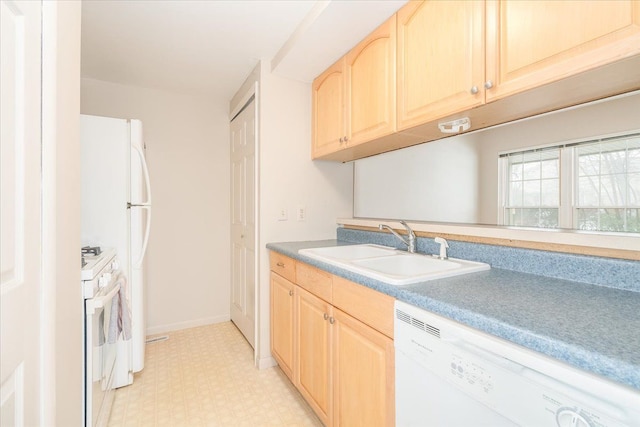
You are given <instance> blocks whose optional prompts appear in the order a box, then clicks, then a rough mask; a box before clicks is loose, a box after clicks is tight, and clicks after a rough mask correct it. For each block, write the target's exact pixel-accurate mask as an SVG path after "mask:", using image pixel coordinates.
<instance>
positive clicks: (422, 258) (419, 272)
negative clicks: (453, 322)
mask: <svg viewBox="0 0 640 427" xmlns="http://www.w3.org/2000/svg"><path fill="white" fill-rule="evenodd" d="M298 253H300V254H301V255H306V256H308V257H310V258H313V259H317V260H319V261H323V262H326V263H327V264H331V265H335V266H337V267H341V268H344V269H345V270H349V271H352V272H354V273H358V274H362V275H363V276H367V277H371V278H372V279H376V280H380V281H381V282H385V283H388V284H390V285H409V284H412V283H418V282H425V281H429V280H434V279H441V278H444V277H452V276H458V275H462V274H468V273H474V272H477V271H483V270H488V269H489V268H490V266H489V264H485V263H482V262H475V261H466V260H461V259H456V258H449V259H446V260H443V259H439V258H435V257H432V256H428V255H421V254H411V253H408V252H404V251H400V250H397V249H394V248H389V247H386V246H380V245H367V244H365V245H351V246H333V247H326V248H314V249H301V250H300V251H298Z"/></svg>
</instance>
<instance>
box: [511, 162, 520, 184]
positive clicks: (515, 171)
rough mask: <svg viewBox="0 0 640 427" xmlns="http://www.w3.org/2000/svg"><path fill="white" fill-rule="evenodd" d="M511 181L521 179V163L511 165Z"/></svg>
mask: <svg viewBox="0 0 640 427" xmlns="http://www.w3.org/2000/svg"><path fill="white" fill-rule="evenodd" d="M510 180H511V181H521V180H522V163H517V164H515V165H511V179H510Z"/></svg>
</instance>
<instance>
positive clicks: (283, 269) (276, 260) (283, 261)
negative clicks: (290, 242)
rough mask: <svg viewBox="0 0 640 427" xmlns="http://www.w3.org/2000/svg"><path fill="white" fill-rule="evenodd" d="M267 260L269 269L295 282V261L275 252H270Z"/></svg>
mask: <svg viewBox="0 0 640 427" xmlns="http://www.w3.org/2000/svg"><path fill="white" fill-rule="evenodd" d="M269 261H270V263H271V271H273V272H275V273H278V274H279V275H280V276H282V277H284V278H285V279H287V280H289V281H291V282H293V283H295V282H296V262H295V261H294V260H293V259H291V258H289V257H288V256H285V255H282V254H279V253H277V252H271V256H270V258H269Z"/></svg>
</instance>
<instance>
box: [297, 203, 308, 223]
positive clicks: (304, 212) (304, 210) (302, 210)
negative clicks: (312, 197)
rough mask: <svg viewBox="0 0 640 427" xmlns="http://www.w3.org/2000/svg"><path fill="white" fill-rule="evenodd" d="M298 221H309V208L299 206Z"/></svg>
mask: <svg viewBox="0 0 640 427" xmlns="http://www.w3.org/2000/svg"><path fill="white" fill-rule="evenodd" d="M296 219H297V220H298V221H304V220H306V219H307V208H305V207H304V206H298V210H297V211H296Z"/></svg>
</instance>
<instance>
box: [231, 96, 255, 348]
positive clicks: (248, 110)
mask: <svg viewBox="0 0 640 427" xmlns="http://www.w3.org/2000/svg"><path fill="white" fill-rule="evenodd" d="M255 116H256V112H255V101H251V102H250V103H249V105H247V106H246V107H245V109H244V110H243V111H242V112H241V113H240V114H238V116H236V117H235V118H234V119H233V121H232V122H231V320H232V321H233V323H235V324H236V326H237V327H238V329H240V331H241V332H242V333H243V334H244V336H245V338H246V339H247V341H249V344H251V346H252V347H254V348H255V346H254V342H255V307H256V304H255V301H256V273H255V269H256V243H255V240H256V223H255V222H256V221H255V220H256V215H255V192H256V191H255V179H256V174H255V170H256V129H255V128H256V119H255Z"/></svg>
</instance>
